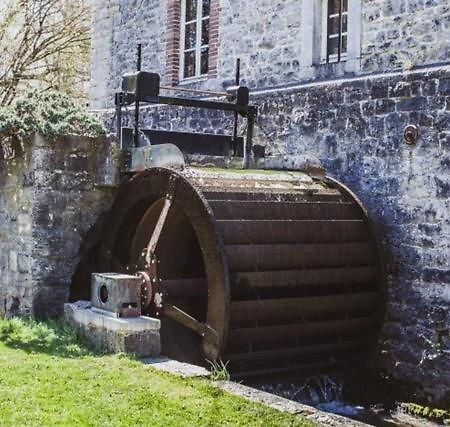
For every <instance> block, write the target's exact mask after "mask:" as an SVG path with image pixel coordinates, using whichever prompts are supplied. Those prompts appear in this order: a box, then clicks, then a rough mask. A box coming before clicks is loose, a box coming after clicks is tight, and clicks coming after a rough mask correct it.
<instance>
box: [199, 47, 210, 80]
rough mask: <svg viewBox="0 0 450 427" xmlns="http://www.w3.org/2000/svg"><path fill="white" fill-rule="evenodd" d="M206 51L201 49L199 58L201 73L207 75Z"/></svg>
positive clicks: (205, 48)
mask: <svg viewBox="0 0 450 427" xmlns="http://www.w3.org/2000/svg"><path fill="white" fill-rule="evenodd" d="M208 51H209V49H208V48H207V47H204V48H202V57H201V73H202V74H208Z"/></svg>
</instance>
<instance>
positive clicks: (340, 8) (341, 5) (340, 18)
mask: <svg viewBox="0 0 450 427" xmlns="http://www.w3.org/2000/svg"><path fill="white" fill-rule="evenodd" d="M343 2H344V0H339V38H338V62H341V50H342V7H343V4H342V3H343Z"/></svg>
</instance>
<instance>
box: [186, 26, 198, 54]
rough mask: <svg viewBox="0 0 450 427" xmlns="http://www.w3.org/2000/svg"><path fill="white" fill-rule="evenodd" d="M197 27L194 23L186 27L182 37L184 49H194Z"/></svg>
mask: <svg viewBox="0 0 450 427" xmlns="http://www.w3.org/2000/svg"><path fill="white" fill-rule="evenodd" d="M196 30H197V25H196V24H195V22H193V23H192V24H188V25H186V32H185V36H184V49H192V48H194V47H195V41H196V37H197V31H196Z"/></svg>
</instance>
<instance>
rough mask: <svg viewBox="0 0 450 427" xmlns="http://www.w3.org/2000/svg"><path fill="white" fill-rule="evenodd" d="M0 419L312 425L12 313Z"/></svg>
mask: <svg viewBox="0 0 450 427" xmlns="http://www.w3.org/2000/svg"><path fill="white" fill-rule="evenodd" d="M71 346H75V347H71ZM68 356H69V357H68ZM0 425H5V426H51V425H58V426H74V425H77V426H78V425H83V426H88V425H89V426H91V425H92V426H94V425H95V426H130V425H138V426H147V425H152V426H177V427H178V426H216V425H220V426H311V425H313V424H312V423H311V422H309V421H308V420H305V418H303V417H301V416H298V415H292V414H286V413H282V412H279V411H276V410H274V409H270V408H267V407H265V406H263V405H260V404H257V403H252V402H249V401H246V400H244V399H242V398H239V397H236V396H233V395H231V394H228V393H226V392H224V391H222V390H219V389H217V388H215V387H213V386H212V384H211V382H210V381H207V380H205V379H182V378H179V377H175V376H173V375H170V374H167V373H161V372H158V371H156V370H154V369H153V368H152V367H151V365H144V364H142V363H141V362H139V361H136V360H132V359H130V358H128V357H124V356H123V355H95V354H92V353H90V352H89V351H88V350H87V349H85V348H83V347H82V345H81V344H80V343H79V341H78V339H77V337H76V334H75V333H74V332H73V330H72V329H71V328H69V327H67V326H65V325H64V324H63V323H62V322H61V321H56V322H45V323H39V322H36V321H35V320H33V319H10V320H0Z"/></svg>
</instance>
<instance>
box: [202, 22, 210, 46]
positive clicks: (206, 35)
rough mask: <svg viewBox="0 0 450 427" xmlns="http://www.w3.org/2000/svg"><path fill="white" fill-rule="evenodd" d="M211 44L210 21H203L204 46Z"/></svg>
mask: <svg viewBox="0 0 450 427" xmlns="http://www.w3.org/2000/svg"><path fill="white" fill-rule="evenodd" d="M208 43H209V19H204V20H203V21H202V46H204V45H205V44H208Z"/></svg>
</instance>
